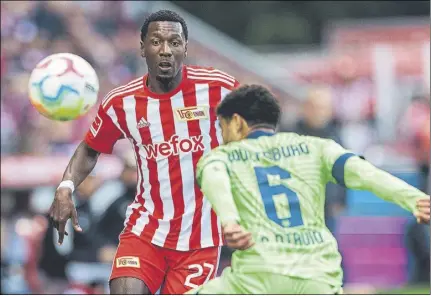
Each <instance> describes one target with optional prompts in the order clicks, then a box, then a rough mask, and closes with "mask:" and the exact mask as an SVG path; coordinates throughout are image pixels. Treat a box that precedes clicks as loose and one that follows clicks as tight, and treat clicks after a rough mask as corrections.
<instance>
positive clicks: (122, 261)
mask: <svg viewBox="0 0 431 296" xmlns="http://www.w3.org/2000/svg"><path fill="white" fill-rule="evenodd" d="M115 261H116V266H117V268H120V267H135V268H139V267H141V264H140V262H139V258H138V257H131V256H125V257H118V258H117V260H115Z"/></svg>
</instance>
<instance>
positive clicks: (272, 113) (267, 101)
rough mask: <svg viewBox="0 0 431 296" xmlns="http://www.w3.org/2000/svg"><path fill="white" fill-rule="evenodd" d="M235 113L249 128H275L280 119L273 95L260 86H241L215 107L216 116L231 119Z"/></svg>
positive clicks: (277, 105) (278, 106)
mask: <svg viewBox="0 0 431 296" xmlns="http://www.w3.org/2000/svg"><path fill="white" fill-rule="evenodd" d="M234 113H237V114H238V115H240V116H241V117H243V118H244V119H245V121H247V123H248V124H249V125H250V126H253V125H259V124H261V125H269V126H271V127H274V128H276V127H277V124H278V121H279V119H280V113H281V110H280V105H279V104H278V101H277V99H276V98H275V97H274V95H273V94H272V93H271V92H270V91H269V90H268V89H267V88H265V87H263V86H261V85H256V84H252V85H243V86H241V87H239V88H237V89H235V90H233V91H232V92H231V93H229V94H228V95H227V96H226V97H225V98H224V100H223V101H222V102H221V103H220V104H219V105H218V107H217V115H219V116H221V117H223V118H226V119H229V120H230V119H231V118H232V116H233V114H234Z"/></svg>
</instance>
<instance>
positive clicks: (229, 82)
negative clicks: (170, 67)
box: [185, 65, 239, 89]
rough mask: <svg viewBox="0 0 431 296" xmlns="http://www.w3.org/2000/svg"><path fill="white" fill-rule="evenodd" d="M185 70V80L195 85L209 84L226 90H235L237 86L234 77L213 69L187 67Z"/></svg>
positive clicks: (237, 83)
mask: <svg viewBox="0 0 431 296" xmlns="http://www.w3.org/2000/svg"><path fill="white" fill-rule="evenodd" d="M185 68H186V73H187V79H188V80H190V81H192V82H195V83H210V84H215V85H219V86H223V87H225V88H228V89H233V88H236V87H237V86H238V85H239V82H238V80H237V79H236V78H235V77H234V76H232V75H230V74H228V73H226V72H224V71H221V70H219V69H216V68H213V67H202V66H191V65H187V66H186V67H185Z"/></svg>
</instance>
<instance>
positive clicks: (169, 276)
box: [110, 233, 220, 295]
mask: <svg viewBox="0 0 431 296" xmlns="http://www.w3.org/2000/svg"><path fill="white" fill-rule="evenodd" d="M219 257H220V247H210V248H205V249H198V250H191V251H177V250H171V249H166V248H162V247H159V246H156V245H153V244H152V243H151V242H148V241H144V240H142V239H140V238H139V237H137V236H136V235H134V234H132V233H126V234H124V233H123V234H122V235H121V237H120V244H119V246H118V249H117V253H116V254H115V259H114V263H113V265H112V273H111V278H110V280H113V279H115V278H120V277H133V278H138V279H140V280H142V281H143V282H144V283H145V285H147V287H148V289H149V290H150V292H151V293H152V294H154V293H156V292H157V290H158V289H159V288H161V290H160V294H164V295H166V294H184V293H185V292H187V291H189V290H191V289H193V288H197V287H198V286H200V285H202V284H204V283H206V282H207V281H208V280H210V279H213V278H214V277H215V276H216V274H217V268H218V262H219Z"/></svg>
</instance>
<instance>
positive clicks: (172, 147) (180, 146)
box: [143, 135, 205, 159]
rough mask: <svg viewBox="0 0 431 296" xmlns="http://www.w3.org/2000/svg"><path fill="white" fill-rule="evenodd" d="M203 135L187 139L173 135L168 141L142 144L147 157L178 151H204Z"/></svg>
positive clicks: (157, 156)
mask: <svg viewBox="0 0 431 296" xmlns="http://www.w3.org/2000/svg"><path fill="white" fill-rule="evenodd" d="M202 141H203V136H202V135H199V136H193V137H190V138H187V139H180V137H179V136H178V135H173V136H172V137H171V138H170V140H169V141H165V142H161V143H155V144H148V145H143V147H144V150H145V152H146V154H147V159H157V158H166V157H169V156H171V155H178V154H180V153H190V152H198V151H204V149H205V146H204V144H203V142H202Z"/></svg>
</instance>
